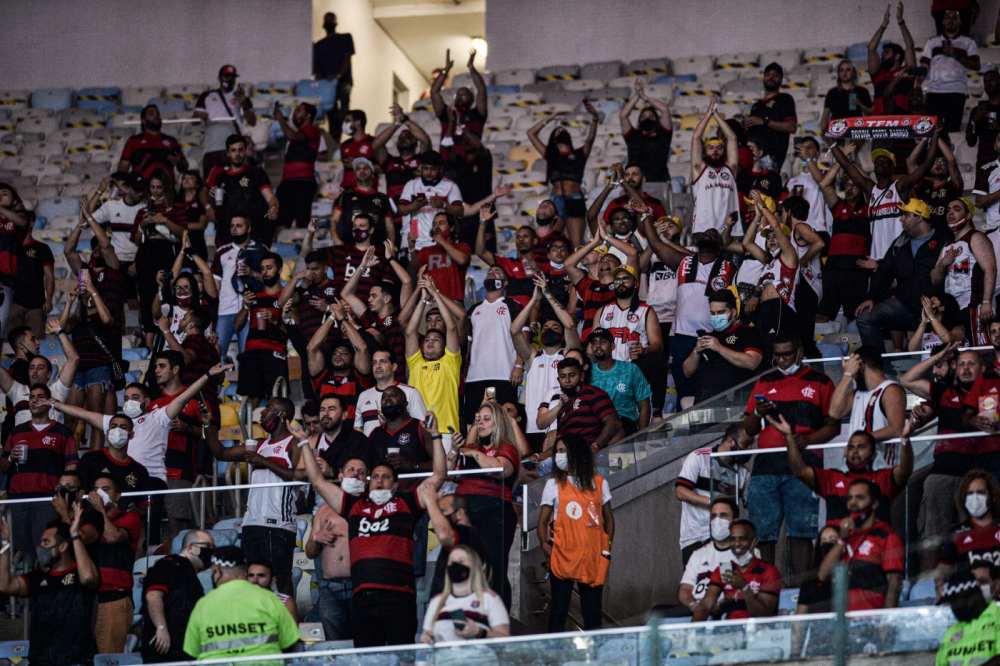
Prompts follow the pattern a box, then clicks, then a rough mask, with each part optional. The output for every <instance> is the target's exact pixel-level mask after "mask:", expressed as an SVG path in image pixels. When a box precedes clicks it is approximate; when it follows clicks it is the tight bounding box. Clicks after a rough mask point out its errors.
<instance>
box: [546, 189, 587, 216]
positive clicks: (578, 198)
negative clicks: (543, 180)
mask: <svg viewBox="0 0 1000 666" xmlns="http://www.w3.org/2000/svg"><path fill="white" fill-rule="evenodd" d="M550 200H551V201H552V204H553V205H554V206H555V207H556V212H557V213H558V214H559V219H560V220H565V219H566V218H567V217H587V204H586V202H585V201H584V199H583V192H574V193H573V194H553V195H552V196H551V197H550Z"/></svg>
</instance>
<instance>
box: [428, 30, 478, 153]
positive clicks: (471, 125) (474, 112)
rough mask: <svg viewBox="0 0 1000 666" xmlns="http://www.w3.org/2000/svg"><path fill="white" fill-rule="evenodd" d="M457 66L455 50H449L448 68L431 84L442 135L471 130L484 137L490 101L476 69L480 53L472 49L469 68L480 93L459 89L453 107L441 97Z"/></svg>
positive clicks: (446, 59) (432, 102)
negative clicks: (454, 55) (453, 58)
mask: <svg viewBox="0 0 1000 666" xmlns="http://www.w3.org/2000/svg"><path fill="white" fill-rule="evenodd" d="M454 66H455V61H454V60H452V59H451V49H448V50H446V51H445V55H444V69H443V70H442V71H441V74H440V75H439V76H438V77H437V78H436V79H434V83H433V84H432V85H431V104H432V105H433V108H434V115H435V116H437V119H438V120H439V121H440V122H441V135H442V136H449V135H451V134H455V135H456V136H457V135H458V134H460V133H464V132H466V131H468V132H472V133H473V134H475V135H476V136H482V135H483V126H484V125H485V124H486V114H487V113H488V110H487V109H488V106H489V100H488V98H487V96H486V81H485V80H484V79H483V75H482V74H480V73H479V70H477V69H476V50H475V49H470V50H469V63H468V65H467V67H468V68H469V74H471V75H472V85H473V86H474V87H475V89H476V92H475V94H474V95H473V92H472V91H471V90H469V89H468V88H466V87H464V86H463V87H461V88H459V89H458V90H456V91H455V105H454V106H453V107H449V106H448V105H447V104H446V103H445V101H444V97H443V96H442V95H441V88H443V87H444V83H445V81H447V79H448V74H450V73H451V68H452V67H454ZM452 116H454V119H452Z"/></svg>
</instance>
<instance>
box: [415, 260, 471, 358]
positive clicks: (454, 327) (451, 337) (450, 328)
mask: <svg viewBox="0 0 1000 666" xmlns="http://www.w3.org/2000/svg"><path fill="white" fill-rule="evenodd" d="M424 279H425V281H426V282H427V292H428V293H429V294H430V295H431V296H433V297H434V299H435V300H436V301H437V302H438V304H444V300H443V299H445V298H446V297H445V296H444V295H442V294H441V292H439V291H438V289H437V285H435V284H434V280H431V279H429V278H427V277H425V278H424ZM438 311H439V312H440V313H441V319H443V320H444V327H445V349H447V350H448V351H450V352H451V353H452V354H458V353H460V352H461V350H462V346H461V342H460V341H459V338H458V324H459V322H458V321H456V319H455V315H454V314H453V313H452V311H451V309H450V308H449V307H448V306H447V305H446V304H444V307H439V308H438Z"/></svg>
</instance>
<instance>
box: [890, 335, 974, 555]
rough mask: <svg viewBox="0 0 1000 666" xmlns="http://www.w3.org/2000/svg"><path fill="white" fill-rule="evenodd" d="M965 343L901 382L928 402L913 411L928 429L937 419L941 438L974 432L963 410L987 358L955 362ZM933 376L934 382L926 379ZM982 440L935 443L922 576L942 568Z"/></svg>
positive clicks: (923, 509)
mask: <svg viewBox="0 0 1000 666" xmlns="http://www.w3.org/2000/svg"><path fill="white" fill-rule="evenodd" d="M959 345H960V343H958V342H953V343H951V344H949V345H940V346H939V347H938V348H937V350H936V351H935V352H934V353H933V354H931V355H930V356H929V357H928V358H926V359H924V360H923V361H921V362H920V363H917V364H916V365H914V366H913V367H912V368H910V369H909V370H907V371H906V374H904V375H903V376H902V377H901V378H900V383H901V384H902V385H903V387H904V388H905V389H906V390H907V391H910V392H911V393H913V394H914V395H916V396H918V397H920V398H923V399H924V400H926V401H927V402H925V403H923V404H922V405H917V406H916V407H914V408H913V411H914V413H916V414H917V415H918V416H919V417H920V418H921V420H922V421H923V422H924V423H928V422H930V420H931V419H933V418H934V417H935V416H936V417H937V420H938V427H937V432H938V434H939V435H950V434H954V433H958V432H968V431H970V430H972V429H971V428H967V427H966V426H965V425H964V423H963V422H962V421H963V411H964V410H963V409H962V404H963V403H964V402H965V398H966V396H967V395H968V393H969V389H970V388H972V384H973V383H974V382H975V381H976V379H977V378H978V377H979V375H981V374H982V372H983V357H982V356H980V355H979V352H977V351H972V350H966V351H963V352H960V353H959V354H958V355H957V358H956V356H955V351H956V350H957V349H958V347H959ZM928 373H931V374H932V376H933V379H925V378H926V377H927V375H928ZM978 442H979V440H977V439H939V440H937V441H936V442H935V443H934V464H933V466H932V467H931V471H930V474H928V475H927V477H926V478H925V479H924V490H923V494H922V495H921V499H920V513H919V514H918V516H917V527H918V529H919V530H920V543H921V548H920V570H921V571H928V570H930V569H933V568H934V565H935V564H936V563H937V556H938V553H939V552H940V548H941V544H942V543H943V542H944V540H945V539H946V538H947V536H948V534H949V533H950V531H951V525H952V523H953V522H954V521H953V520H952V515H953V513H954V512H953V510H952V504H953V503H954V498H955V493H956V492H957V491H958V486H959V484H960V483H961V482H962V477H963V476H965V473H966V472H968V471H969V470H970V469H973V468H974V467H975V466H976V447H977V443H978Z"/></svg>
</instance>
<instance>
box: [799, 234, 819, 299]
mask: <svg viewBox="0 0 1000 666" xmlns="http://www.w3.org/2000/svg"><path fill="white" fill-rule="evenodd" d="M800 224H806V223H805V222H799V223H798V224H796V225H795V226H796V227H798V225H800ZM814 231H815V229H814ZM794 236H795V228H793V229H792V237H793V238H792V245H794V246H795V253H796V254H797V255H799V276H800V278H799V279H802V280H805V281H806V283H808V284H809V286H810V287H812V290H813V291H814V292H815V293H816V297H817V298H819V300H823V264H822V263H821V262H820V253H817V254H816V256H815V257H813V258H812V259H810V260H809V262H808V263H806V264H803V263H802V257H804V256H805V254H806V252H808V251H809V248H810V245H809V244H808V243H807V244H806V245H799V243H798V242H797V241H796V240H795V239H794Z"/></svg>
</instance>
